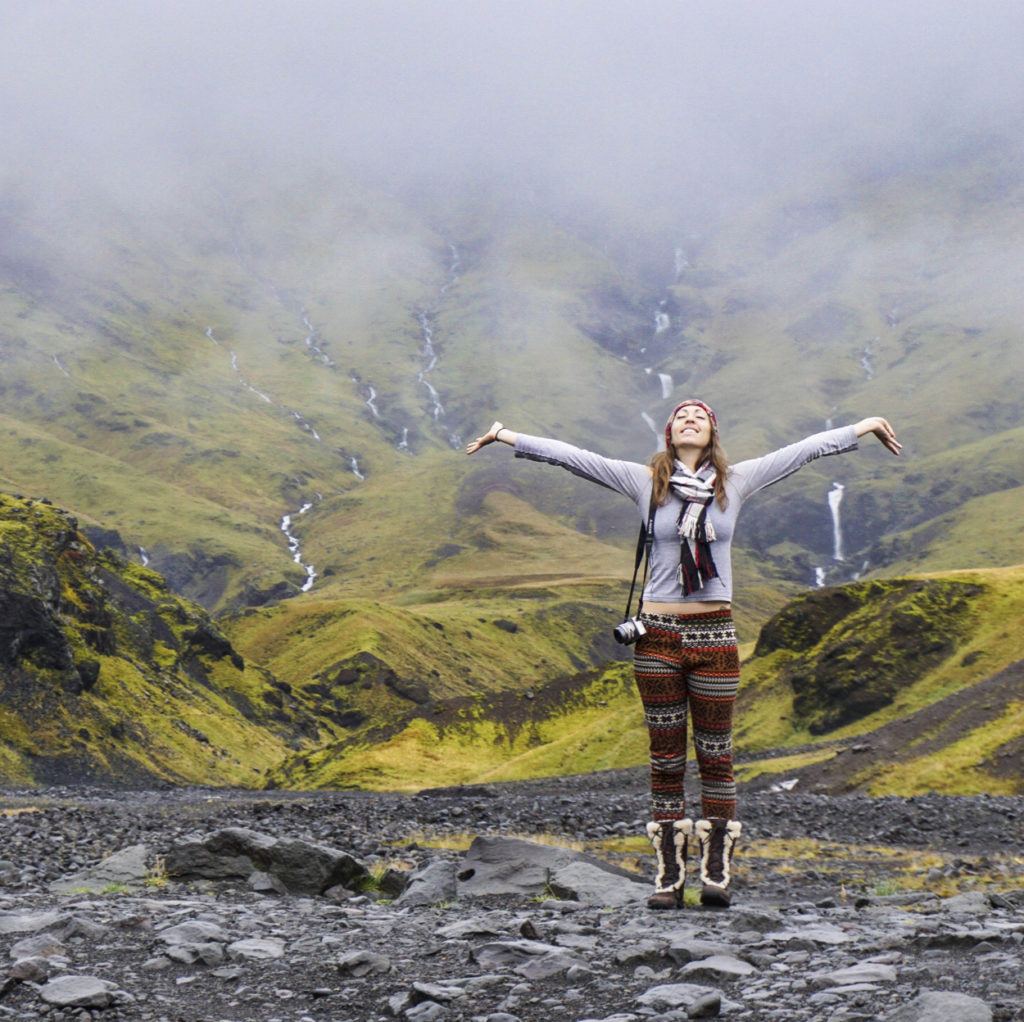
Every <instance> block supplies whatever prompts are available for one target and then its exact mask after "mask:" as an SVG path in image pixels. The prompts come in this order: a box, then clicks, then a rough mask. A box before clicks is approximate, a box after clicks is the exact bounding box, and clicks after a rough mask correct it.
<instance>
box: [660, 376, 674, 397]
mask: <svg viewBox="0 0 1024 1022" xmlns="http://www.w3.org/2000/svg"><path fill="white" fill-rule="evenodd" d="M658 379H659V380H660V381H661V400H662V401H667V400H668V399H669V398H670V397H671V396H672V388H673V387H674V386H675V384H674V383H673V382H672V377H671V376H669V374H668V373H658Z"/></svg>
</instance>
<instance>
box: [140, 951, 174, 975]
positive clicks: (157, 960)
mask: <svg viewBox="0 0 1024 1022" xmlns="http://www.w3.org/2000/svg"><path fill="white" fill-rule="evenodd" d="M173 964H174V963H173V962H172V961H171V960H170V958H168V957H167V955H156V956H155V957H154V958H147V959H146V960H145V961H144V962H143V963H142V968H143V969H145V970H146V972H162V971H163V970H164V969H169V968H170V967H171V966H172V965H173Z"/></svg>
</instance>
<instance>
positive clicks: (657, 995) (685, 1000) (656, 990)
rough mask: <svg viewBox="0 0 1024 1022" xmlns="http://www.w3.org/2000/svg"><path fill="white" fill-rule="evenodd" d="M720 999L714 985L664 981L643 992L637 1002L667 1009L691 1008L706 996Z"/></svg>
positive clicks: (646, 1005)
mask: <svg viewBox="0 0 1024 1022" xmlns="http://www.w3.org/2000/svg"><path fill="white" fill-rule="evenodd" d="M715 997H717V998H718V999H719V1003H721V994H720V993H719V992H718V991H717V990H715V988H714V987H706V986H699V985H698V984H696V983H662V984H661V985H660V986H656V987H651V988H650V990H647V991H645V992H644V993H642V994H641V995H640V996H639V997H638V998H637V1002H638V1003H639V1004H642V1005H644V1006H645V1007H648V1008H657V1009H659V1010H662V1011H664V1010H666V1009H670V1008H685V1009H687V1010H689V1008H690V1005H692V1004H696V1003H697V1002H698V1001H702V1000H703V999H704V998H715Z"/></svg>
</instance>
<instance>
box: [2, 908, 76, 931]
mask: <svg viewBox="0 0 1024 1022" xmlns="http://www.w3.org/2000/svg"><path fill="white" fill-rule="evenodd" d="M67 918H68V917H67V916H66V915H64V913H62V912H3V911H0V933H39V931H40V930H52V929H54V928H55V927H57V926H60V925H61V924H62V923H64V922H66V921H67Z"/></svg>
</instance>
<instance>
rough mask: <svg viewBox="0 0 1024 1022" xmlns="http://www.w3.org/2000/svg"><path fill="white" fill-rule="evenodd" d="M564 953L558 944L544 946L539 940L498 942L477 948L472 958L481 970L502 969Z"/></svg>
mask: <svg viewBox="0 0 1024 1022" xmlns="http://www.w3.org/2000/svg"><path fill="white" fill-rule="evenodd" d="M564 953H565V952H564V950H563V949H562V948H560V947H558V945H557V944H544V943H542V942H541V941H539V940H497V941H492V942H491V943H489V944H482V945H481V946H480V947H478V948H476V950H475V951H473V953H472V958H473V960H474V961H475V962H476V963H477V965H479V966H480V967H481V968H484V969H500V968H502V967H507V966H511V965H520V964H522V963H523V962H525V961H526V960H527V959H528V958H532V957H535V956H538V955H549V954H556V955H560V954H564Z"/></svg>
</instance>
